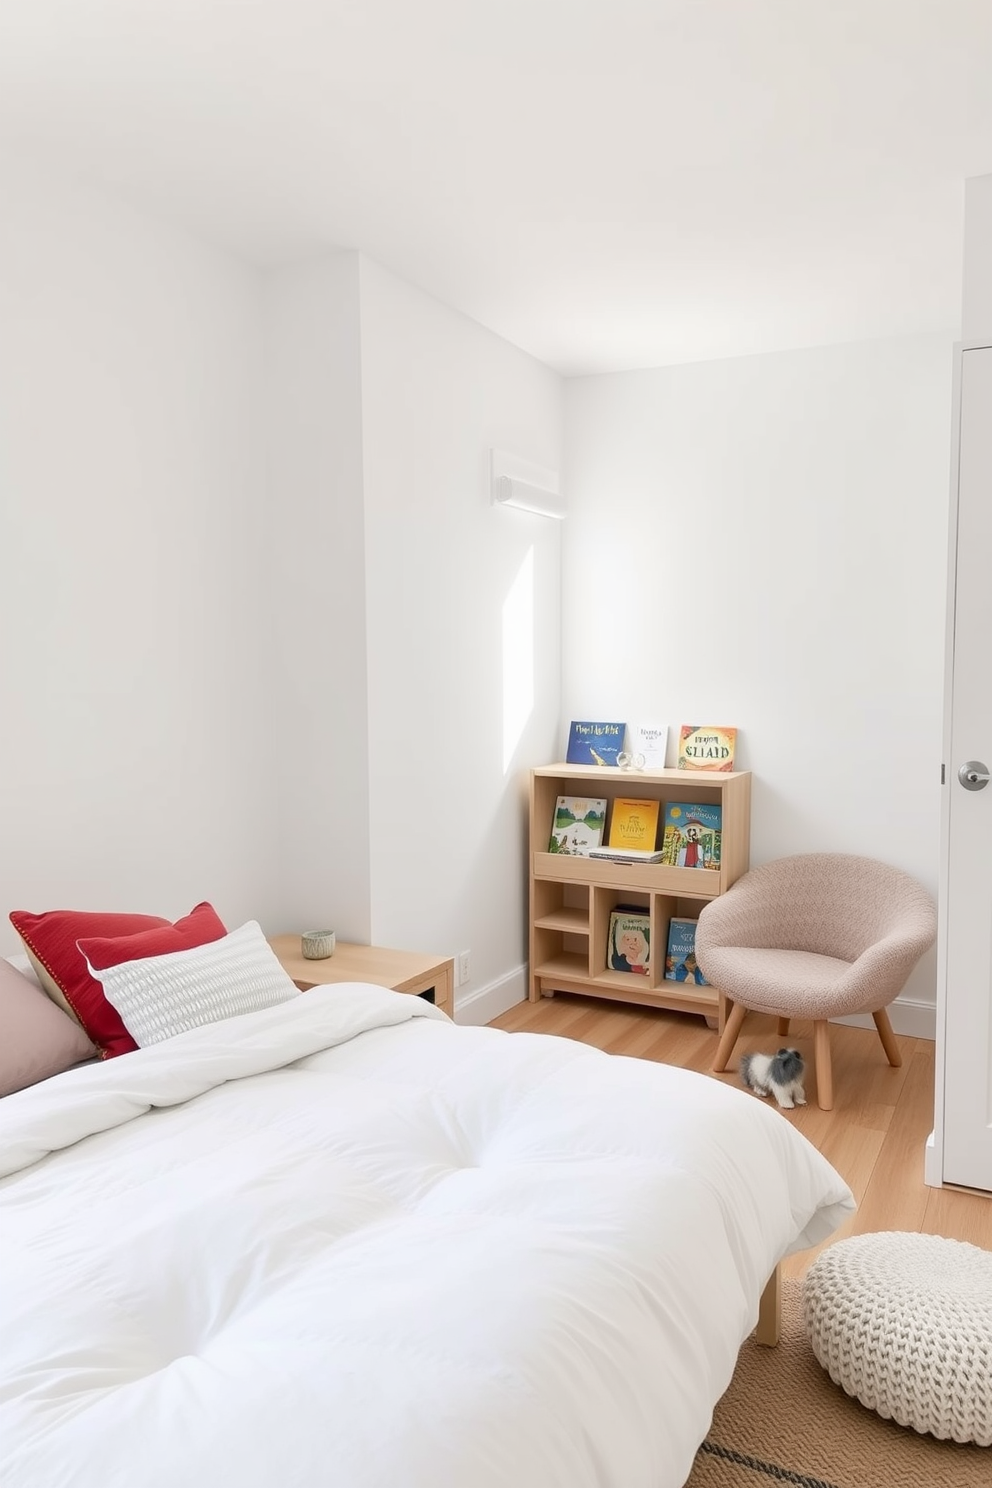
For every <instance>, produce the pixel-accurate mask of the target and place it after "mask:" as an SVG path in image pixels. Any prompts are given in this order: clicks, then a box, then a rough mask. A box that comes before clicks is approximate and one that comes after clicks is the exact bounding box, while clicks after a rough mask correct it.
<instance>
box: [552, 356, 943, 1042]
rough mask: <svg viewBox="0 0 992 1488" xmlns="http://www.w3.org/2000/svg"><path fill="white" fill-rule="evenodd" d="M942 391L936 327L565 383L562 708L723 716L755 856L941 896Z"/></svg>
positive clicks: (914, 989)
mask: <svg viewBox="0 0 992 1488" xmlns="http://www.w3.org/2000/svg"><path fill="white" fill-rule="evenodd" d="M950 394H951V336H950V334H948V336H947V337H946V338H945V337H939V336H938V337H933V336H929V337H920V338H911V339H905V340H892V341H880V342H873V343H865V344H860V345H851V346H836V347H825V348H816V349H813V350H806V351H795V352H786V353H781V354H775V355H769V356H761V357H747V358H741V359H738V360H731V361H723V362H714V363H697V364H694V365H691V366H680V367H671V368H666V369H663V370H658V371H651V372H637V373H629V374H624V375H618V376H607V377H591V378H580V379H575V380H573V381H570V382H569V383H568V384H567V393H566V448H567V452H568V462H567V488H568V492H569V499H570V502H571V504H572V508H573V511H574V520H570V521H569V522H568V523H567V524H566V532H565V555H564V564H565V583H564V602H563V636H564V641H563V646H564V669H563V703H564V709H563V715H564V717H565V719H567V718H569V717H620V718H635V717H637V716H638V715H641V716H644V717H650V718H655V719H658V718H662V719H667V720H668V721H669V722H670V723H671V724H672V725H673V731H674V728H676V727H677V726H678V724H680V723H682V722H695V723H707V722H710V723H727V724H737V725H738V726H739V728H740V730H741V733H740V765H741V767H742V768H745V769H750V770H752V771H753V772H754V796H753V804H752V836H751V861H752V863H754V864H758V863H762V862H767V861H768V860H770V859H772V858H775V857H780V856H783V855H785V854H788V853H793V852H807V851H816V850H823V851H841V852H856V853H865V854H869V855H872V856H876V857H879V858H882V859H884V860H886V861H887V862H891V863H894V864H896V865H897V866H899V867H901V868H903V869H905V870H906V871H907V872H910V873H913V874H914V875H915V876H916V877H918V878H919V879H920V881H921V882H923V883H924V884H926V885H927V887H928V888H930V889H931V890H932V891H933V892H934V893H936V890H937V866H938V837H939V807H940V791H939V780H940V762H941V754H940V750H941V707H942V671H943V634H944V580H945V552H946V541H947V501H948V460H949V455H948V451H949V446H950V438H949V434H950ZM672 762H674V759H673V761H672ZM934 981H935V963H934V958H933V954H932V953H931V955H930V956H929V957H928V958H926V959H925V960H924V961H923V962H922V963H921V965H920V967H919V968H917V971H916V972H915V973H914V975H913V977H912V979H911V980H910V982H909V984H908V985H907V988H906V991H905V993H904V994H903V999H902V1001H903V1002H904V1004H906V1006H905V1007H904V1008H902V1009H900V1010H899V1013H897V1017H898V1016H899V1014H900V1013H901V1024H902V1026H903V1027H904V1028H905V1030H906V1031H914V1032H928V1033H929V1034H930V1036H932V1034H933V1014H932V1005H933V1000H934ZM914 1004H925V1007H923V1008H922V1009H917V1010H916V1011H915V1013H914V1009H913V1005H914ZM910 1025H911V1026H910Z"/></svg>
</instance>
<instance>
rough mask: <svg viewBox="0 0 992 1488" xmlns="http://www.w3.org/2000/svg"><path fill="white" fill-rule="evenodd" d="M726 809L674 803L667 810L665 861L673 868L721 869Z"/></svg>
mask: <svg viewBox="0 0 992 1488" xmlns="http://www.w3.org/2000/svg"><path fill="white" fill-rule="evenodd" d="M722 823H723V808H722V806H709V805H705V804H703V803H701V802H689V801H670V802H669V803H668V805H667V806H666V807H665V826H664V831H663V833H662V839H661V850H662V854H663V857H662V862H663V863H666V864H667V865H668V866H669V867H671V868H716V869H719V867H720V838H721V835H722V834H721V827H722Z"/></svg>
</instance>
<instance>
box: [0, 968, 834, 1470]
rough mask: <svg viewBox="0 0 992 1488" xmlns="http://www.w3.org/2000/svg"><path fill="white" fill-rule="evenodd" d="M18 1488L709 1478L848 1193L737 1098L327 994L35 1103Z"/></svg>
mask: <svg viewBox="0 0 992 1488" xmlns="http://www.w3.org/2000/svg"><path fill="white" fill-rule="evenodd" d="M0 1160H2V1171H3V1172H4V1173H5V1174H7V1175H8V1176H6V1177H5V1178H3V1180H2V1181H0V1355H2V1365H0V1483H2V1484H3V1488H227V1485H231V1488H325V1485H327V1488H330V1485H334V1488H497V1485H498V1488H587V1485H588V1488H593V1485H595V1488H676V1485H680V1484H682V1483H683V1482H684V1480H685V1477H686V1476H687V1474H688V1472H689V1470H690V1467H691V1465H692V1460H693V1455H694V1453H695V1451H696V1448H697V1446H698V1444H699V1442H700V1441H701V1440H702V1438H703V1437H704V1435H705V1434H706V1431H707V1428H708V1426H709V1423H710V1416H711V1412H712V1408H713V1405H714V1404H715V1402H716V1401H717V1399H718V1398H719V1396H720V1395H721V1394H722V1393H723V1391H724V1389H725V1388H726V1386H727V1384H728V1383H729V1380H730V1377H731V1374H732V1372H733V1367H734V1362H735V1359H736V1356H737V1351H738V1348H739V1346H740V1344H741V1342H742V1340H743V1339H744V1338H745V1337H746V1335H747V1334H748V1332H749V1331H750V1329H751V1328H752V1327H753V1325H754V1323H755V1320H756V1317H757V1307H758V1298H759V1296H760V1293H761V1290H762V1288H763V1286H764V1283H765V1281H766V1279H767V1277H768V1275H769V1274H770V1272H771V1271H772V1269H773V1267H774V1265H775V1264H776V1262H777V1261H778V1260H779V1259H780V1258H781V1257H782V1256H783V1255H784V1254H786V1253H787V1252H789V1251H790V1250H794V1249H800V1248H802V1247H803V1246H805V1245H810V1244H814V1243H816V1242H817V1241H819V1240H821V1239H823V1238H824V1237H826V1236H827V1235H828V1234H830V1233H831V1232H832V1230H833V1229H834V1228H835V1226H836V1225H837V1224H839V1223H840V1222H841V1220H842V1219H843V1218H844V1217H845V1216H846V1214H847V1213H848V1212H849V1211H850V1209H851V1208H852V1207H853V1201H852V1199H851V1196H850V1193H849V1190H848V1189H847V1187H846V1185H845V1184H844V1183H843V1181H842V1180H841V1179H840V1177H839V1176H838V1175H837V1173H836V1172H835V1171H834V1170H833V1168H831V1167H830V1165H829V1164H828V1163H827V1162H826V1161H825V1160H824V1159H823V1158H821V1157H820V1155H819V1154H818V1153H817V1152H816V1151H815V1149H814V1148H813V1147H812V1146H811V1145H810V1144H809V1143H807V1142H806V1141H805V1140H804V1139H803V1138H802V1137H800V1136H799V1135H798V1134H797V1133H796V1132H795V1131H794V1130H793V1128H792V1127H790V1125H789V1123H788V1121H787V1120H786V1119H784V1118H783V1117H782V1116H781V1115H780V1114H779V1113H778V1112H777V1111H775V1110H772V1109H769V1108H768V1107H766V1106H765V1105H764V1103H763V1102H761V1101H758V1100H755V1099H754V1098H753V1097H752V1096H750V1095H747V1094H746V1093H744V1092H743V1091H737V1090H734V1089H730V1088H727V1087H725V1086H723V1085H721V1084H719V1083H718V1082H716V1081H712V1080H708V1079H706V1078H705V1077H703V1076H699V1075H695V1074H691V1073H687V1072H685V1071H682V1070H678V1069H673V1068H670V1067H668V1066H665V1065H657V1064H653V1063H648V1062H644V1061H639V1060H635V1059H623V1058H618V1057H616V1056H612V1057H611V1056H608V1055H604V1054H601V1053H599V1052H598V1051H597V1050H594V1049H590V1048H588V1047H587V1046H585V1045H582V1044H579V1043H574V1042H571V1041H569V1040H566V1039H560V1038H550V1037H541V1036H536V1035H528V1034H506V1033H501V1032H499V1031H497V1030H495V1029H489V1028H456V1027H455V1026H454V1025H453V1024H452V1023H451V1022H450V1021H449V1020H448V1019H447V1018H446V1017H445V1016H444V1014H442V1013H440V1012H438V1011H437V1010H436V1009H434V1008H432V1007H430V1006H429V1005H428V1004H426V1003H425V1002H423V1001H421V1000H420V999H418V998H414V997H408V996H401V995H399V994H396V993H392V992H387V991H384V990H382V989H380V988H370V987H364V986H361V987H360V986H349V987H341V986H338V987H326V988H317V989H315V990H314V991H312V992H308V993H307V994H306V996H304V997H300V998H299V999H296V1000H294V1001H293V1002H290V1003H287V1004H284V1005H283V1006H281V1007H276V1008H270V1009H267V1010H265V1011H264V1012H259V1013H253V1014H250V1015H247V1016H245V1017H242V1018H236V1019H232V1020H230V1021H228V1022H226V1023H221V1024H214V1025H211V1026H208V1027H205V1028H199V1029H194V1030H192V1031H190V1032H189V1033H186V1034H183V1035H181V1036H180V1037H178V1038H175V1039H172V1040H169V1041H168V1042H166V1043H162V1044H158V1045H155V1046H154V1047H152V1048H149V1049H143V1050H140V1051H139V1052H137V1053H135V1054H129V1055H127V1056H125V1057H123V1058H121V1059H117V1060H112V1061H110V1062H108V1063H104V1064H101V1065H98V1066H87V1067H83V1068H79V1069H76V1070H72V1071H69V1072H68V1073H67V1074H65V1075H61V1076H59V1077H58V1078H57V1079H54V1080H50V1081H47V1082H45V1083H44V1084H43V1085H40V1086H36V1087H34V1088H32V1089H30V1090H26V1091H23V1092H21V1093H19V1094H17V1095H14V1096H9V1097H8V1098H7V1099H6V1100H5V1101H3V1102H2V1103H0Z"/></svg>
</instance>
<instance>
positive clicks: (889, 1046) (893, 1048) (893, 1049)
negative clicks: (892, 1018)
mask: <svg viewBox="0 0 992 1488" xmlns="http://www.w3.org/2000/svg"><path fill="white" fill-rule="evenodd" d="M872 1017H873V1018H874V1019H875V1027H876V1028H877V1029H878V1036H879V1038H880V1039H881V1040H882V1048H883V1049H884V1050H885V1057H886V1059H887V1060H888V1061H889V1063H890V1064H891V1066H892V1068H893V1069H898V1068H899V1066H900V1065H901V1064H902V1054H901V1053H900V1051H899V1045H898V1043H897V1042H896V1036H895V1034H894V1032H893V1031H892V1024H891V1023H890V1022H889V1015H888V1013H887V1012H886V1011H885V1008H879V1010H878V1012H877V1013H872Z"/></svg>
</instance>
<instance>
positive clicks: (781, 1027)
mask: <svg viewBox="0 0 992 1488" xmlns="http://www.w3.org/2000/svg"><path fill="white" fill-rule="evenodd" d="M791 1022H792V1019H791V1018H779V1020H778V1036H779V1038H787V1037H788V1035H789V1024H790V1023H791Z"/></svg>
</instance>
